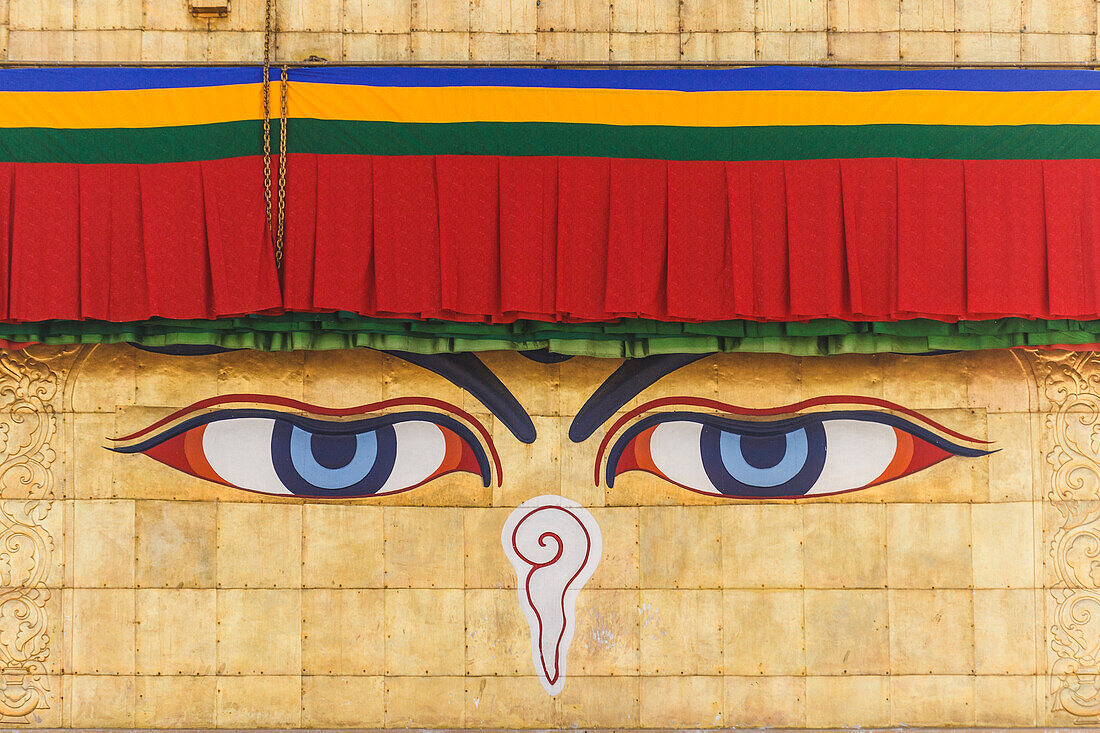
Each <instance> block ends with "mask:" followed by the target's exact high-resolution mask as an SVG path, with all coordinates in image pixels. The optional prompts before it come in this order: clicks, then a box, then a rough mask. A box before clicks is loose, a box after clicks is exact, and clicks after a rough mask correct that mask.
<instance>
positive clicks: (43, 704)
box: [0, 350, 65, 722]
mask: <svg viewBox="0 0 1100 733" xmlns="http://www.w3.org/2000/svg"><path fill="white" fill-rule="evenodd" d="M47 353H48V356H44V357H43V358H42V359H37V358H35V357H33V356H31V355H29V354H27V353H26V352H7V351H0V716H2V719H3V720H5V721H6V722H27V720H28V719H27V716H29V715H31V714H32V713H34V712H35V711H37V710H42V709H48V708H49V703H48V695H49V692H50V688H49V677H47V675H46V672H47V668H46V663H47V660H48V658H49V656H50V651H51V650H50V644H51V642H52V641H53V639H52V638H51V632H50V620H49V618H48V616H47V614H48V611H47V603H48V602H49V600H50V597H51V590H50V588H49V585H50V583H49V581H50V580H51V579H50V577H49V574H50V569H51V567H53V565H54V559H53V555H54V552H55V551H56V549H55V538H54V537H53V536H52V535H51V534H50V532H49V531H48V529H47V527H46V526H45V521H46V518H47V516H48V515H49V514H50V512H51V509H52V508H53V506H54V503H55V502H54V499H57V498H59V497H58V496H57V494H56V479H55V475H54V471H53V466H54V463H55V461H56V459H57V454H56V451H55V449H54V447H53V441H54V439H55V437H56V435H57V415H56V412H55V405H54V402H55V400H57V399H59V398H60V397H61V386H62V385H61V380H62V372H61V371H59V370H57V369H56V368H55V367H54V366H51V364H50V363H49V362H50V361H52V360H53V357H54V356H57V355H64V353H65V352H63V351H56V350H55V351H53V352H47ZM54 585H55V587H56V585H57V584H56V583H54Z"/></svg>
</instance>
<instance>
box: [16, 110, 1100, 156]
mask: <svg viewBox="0 0 1100 733" xmlns="http://www.w3.org/2000/svg"><path fill="white" fill-rule="evenodd" d="M273 126H274V130H273V136H274V137H275V139H278V122H277V121H276V122H274V123H273ZM261 136H262V126H261V123H260V122H259V121H254V120H248V121H243V122H228V123H218V124H210V125H192V126H181V127H159V128H134V129H102V130H100V129H96V130H71V129H44V128H8V129H0V161H6V162H61V163H167V162H181V161H194V160H214V159H220V158H232V157H239V156H245V155H259V154H260V152H261V146H262V137H261ZM288 144H289V150H290V151H291V152H295V153H330V154H362V155H368V154H369V155H433V154H440V155H443V154H467V155H508V156H525V155H561V156H581V157H607V158H656V159H665V160H728V161H737V160H809V159H821V158H942V159H970V160H1011V159H1017V160H1021V159H1060V158H1100V125H1021V126H996V127H968V126H944V125H862V126H859V125H856V126H828V125H820V126H812V127H725V128H716V127H658V126H637V127H621V126H614V125H578V124H560V123H544V122H524V123H497V122H466V123H454V124H430V123H423V124H420V123H418V124H405V123H393V122H350V121H341V120H336V121H331V120H314V119H293V120H291V121H290V123H289V125H288Z"/></svg>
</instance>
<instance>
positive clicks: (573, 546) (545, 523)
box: [500, 495, 603, 695]
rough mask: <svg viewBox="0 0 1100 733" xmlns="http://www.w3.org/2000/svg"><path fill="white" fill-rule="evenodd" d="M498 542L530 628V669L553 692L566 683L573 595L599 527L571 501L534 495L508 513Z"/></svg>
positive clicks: (590, 561) (590, 567) (588, 568)
mask: <svg viewBox="0 0 1100 733" xmlns="http://www.w3.org/2000/svg"><path fill="white" fill-rule="evenodd" d="M500 541H501V544H502V545H503V546H504V554H505V555H507V557H508V560H509V561H510V562H511V563H512V567H513V568H515V571H516V581H517V582H516V590H517V593H518V594H519V603H520V607H521V608H522V609H523V615H524V616H526V618H527V624H528V625H529V626H530V627H531V656H532V657H533V660H534V663H535V672H536V673H537V674H538V677H539V681H540V682H542V686H543V689H545V690H546V692H548V693H549V694H551V695H557V694H558V693H559V692H561V690H562V687H564V686H565V660H566V654H567V653H568V651H569V643H570V642H571V641H572V640H573V629H574V621H575V615H576V604H577V595H578V594H579V593H580V591H581V588H583V587H584V584H585V583H587V582H588V579H589V578H591V577H592V573H593V572H595V570H596V565H597V564H598V563H599V561H600V555H601V554H602V553H603V537H602V536H601V535H600V526H599V525H598V524H596V520H595V518H594V517H593V516H592V515H591V514H590V513H589V512H588V510H587V509H585V508H584V507H582V506H581V505H580V504H578V503H577V502H575V501H571V500H569V499H565V498H563V497H560V496H549V495H548V496H538V497H535V498H534V499H529V500H528V501H525V502H523V503H522V504H520V505H519V507H517V508H516V510H515V511H514V512H512V514H511V515H510V516H509V517H508V520H507V521H506V522H505V523H504V529H503V530H502V531H501V533H500Z"/></svg>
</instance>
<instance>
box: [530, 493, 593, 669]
mask: <svg viewBox="0 0 1100 733" xmlns="http://www.w3.org/2000/svg"><path fill="white" fill-rule="evenodd" d="M552 509H556V510H558V511H561V512H565V513H566V514H568V515H569V516H570V517H572V518H573V521H575V522H576V523H577V524H578V525H579V526H580V528H581V531H582V532H584V539H585V547H584V561H583V562H581V565H580V567H579V568H577V572H575V573H573V576H572V577H571V578H569V581H568V582H567V583H566V584H565V586H564V588H563V589H562V593H561V617H562V626H561V632H560V633H559V634H558V638H557V640H556V641H555V642H554V673H553V675H551V674H550V670H548V669H547V668H546V657H545V656H544V655H543V654H539V659H540V663H541V664H542V672H543V674H544V675H545V676H546V680H547V681H548V682H549V683H550V684H551V685H554V684H556V683H557V681H558V677H559V675H560V672H559V670H560V669H561V665H560V664H559V663H558V657H559V656H560V655H561V640H562V638H563V637H564V636H565V627H566V626H567V625H568V622H567V620H566V615H565V596H566V593H567V592H568V591H569V587H570V586H571V585H573V581H575V580H576V579H577V577H578V576H580V574H581V572H582V571H583V570H584V569H585V568H586V567H587V566H588V558H589V557H590V556H591V554H592V536H591V535H590V534H589V533H588V528H587V527H585V526H584V522H582V521H581V519H580V517H578V516H577V515H576V514H574V513H573V512H571V511H570V510H569V509H567V508H566V507H562V506H556V505H551V506H540V507H537V508H535V509H532V510H531V511H530V512H528V513H527V514H525V515H523V518H522V519H520V520H519V521H518V522H517V523H516V527H515V529H513V530H512V549H513V550H514V551H515V553H516V556H517V557H519V558H520V559H521V560H523V561H524V562H525V563H527V564H528V565H530V566H531V569H530V570H529V571H528V572H527V577H526V578H525V579H524V582H523V587H524V591H525V592H526V594H527V605H528V606H529V607H530V608H531V610H532V611H534V612H535V618H536V619H537V620H538V640H539V648H540V649H541V648H542V615H541V614H540V613H539V610H538V608H536V607H535V603H534V601H533V600H532V598H531V576H532V575H534V574H535V571H536V570H539V569H541V568H545V567H549V566H550V565H553V564H554V563H556V562H557V561H558V560H560V559H561V556H562V553H563V552H564V551H565V543H564V542H562V539H561V537H560V536H558V535H557V534H556V533H554V532H551V531H546V532H543V533H542V534H540V535H539V539H538V543H539V546H540V547H546V540H547V539H548V538H553V540H554V541H555V542H557V543H558V551H557V552H556V553H555V554H554V557H552V558H551V559H549V560H547V561H546V562H542V563H538V562H535V561H534V560H531V559H530V558H529V557H527V556H526V555H524V554H523V551H522V550H520V549H519V545H518V544H517V542H516V535H517V534H518V533H519V528H520V527H522V526H523V523H524V522H526V521H527V520H528V519H530V518H531V517H532V516H534V515H535V514H538V513H539V512H542V511H547V510H552Z"/></svg>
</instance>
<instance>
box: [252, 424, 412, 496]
mask: <svg viewBox="0 0 1100 733" xmlns="http://www.w3.org/2000/svg"><path fill="white" fill-rule="evenodd" d="M396 457H397V439H396V435H395V433H394V429H393V426H392V425H379V426H378V427H375V428H372V429H367V430H363V429H362V428H358V429H356V426H354V425H347V424H345V425H341V424H335V425H333V426H332V427H329V426H325V427H324V428H323V429H316V430H311V429H309V428H306V427H299V426H298V425H294V424H292V423H291V422H290V421H288V420H276V421H275V427H274V429H273V430H272V433H271V462H272V465H273V466H274V467H275V473H276V474H277V475H278V476H279V480H280V481H282V482H283V485H284V486H286V488H287V490H288V491H290V493H292V494H296V495H298V496H324V497H335V496H368V495H370V494H373V493H375V492H376V491H378V490H379V489H381V488H382V486H383V485H385V483H386V479H388V478H389V477H390V474H391V473H392V472H393V465H394V460H395V459H396Z"/></svg>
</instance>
